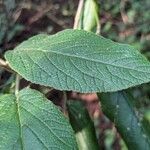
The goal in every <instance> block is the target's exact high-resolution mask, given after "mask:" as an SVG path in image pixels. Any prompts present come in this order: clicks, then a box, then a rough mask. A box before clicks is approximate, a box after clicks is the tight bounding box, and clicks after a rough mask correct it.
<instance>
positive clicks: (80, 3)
mask: <svg viewBox="0 0 150 150" xmlns="http://www.w3.org/2000/svg"><path fill="white" fill-rule="evenodd" d="M83 6H84V0H80V1H79V5H78V8H77V13H76V16H75V20H74V26H73V28H74V29H77V28H78V25H79V21H80V17H81V13H82V10H83Z"/></svg>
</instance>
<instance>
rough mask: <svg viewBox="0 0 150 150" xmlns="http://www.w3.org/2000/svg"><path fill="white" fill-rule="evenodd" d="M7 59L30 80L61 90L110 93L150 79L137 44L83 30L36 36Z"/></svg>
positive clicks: (10, 52) (146, 61)
mask: <svg viewBox="0 0 150 150" xmlns="http://www.w3.org/2000/svg"><path fill="white" fill-rule="evenodd" d="M5 58H6V60H7V61H8V63H9V65H10V66H11V67H12V69H14V70H15V71H16V72H17V73H19V74H20V75H22V76H23V77H24V78H25V79H26V80H29V81H31V82H33V83H37V84H41V85H45V86H50V87H53V88H56V89H59V90H73V91H78V92H84V93H86V92H108V91H117V90H121V89H126V88H129V87H131V86H135V85H139V84H142V83H146V82H149V81H150V62H148V60H147V59H146V58H145V57H144V56H143V55H141V54H140V53H139V52H138V51H136V50H135V49H134V48H133V47H131V46H129V45H127V44H119V43H116V42H113V41H111V40H108V39H106V38H103V37H102V36H97V35H95V34H94V33H91V32H86V31H83V30H71V29H70V30H69V29H68V30H65V31H62V32H59V33H57V34H55V35H53V36H48V35H44V34H41V35H37V36H34V37H32V38H30V39H29V40H27V41H25V42H23V43H22V44H20V45H19V46H18V47H16V48H15V50H14V51H8V52H6V54H5Z"/></svg>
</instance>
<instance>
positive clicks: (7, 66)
mask: <svg viewBox="0 0 150 150" xmlns="http://www.w3.org/2000/svg"><path fill="white" fill-rule="evenodd" d="M0 67H2V68H4V69H5V70H7V71H9V72H11V73H14V71H13V70H12V69H11V68H10V67H9V65H8V62H6V61H4V60H3V59H1V58H0Z"/></svg>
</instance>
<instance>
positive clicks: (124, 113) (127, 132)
mask: <svg viewBox="0 0 150 150" xmlns="http://www.w3.org/2000/svg"><path fill="white" fill-rule="evenodd" d="M98 96H99V99H100V102H101V106H102V110H103V112H104V114H105V115H106V116H107V117H108V118H109V119H110V120H111V121H112V122H114V124H115V126H116V128H117V130H118V132H119V133H120V134H121V136H122V138H123V139H124V141H125V142H126V144H127V147H128V148H129V150H133V149H136V150H142V149H143V150H149V149H150V139H149V137H150V136H149V134H148V132H147V131H146V128H145V125H144V124H143V123H142V122H141V121H140V119H139V118H138V116H137V115H136V113H135V111H134V110H135V108H134V106H133V104H132V103H131V100H130V99H132V98H133V97H131V95H129V94H128V93H127V92H125V91H121V92H115V93H101V94H98Z"/></svg>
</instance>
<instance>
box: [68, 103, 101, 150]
mask: <svg viewBox="0 0 150 150" xmlns="http://www.w3.org/2000/svg"><path fill="white" fill-rule="evenodd" d="M68 112H69V119H70V123H71V125H72V127H73V129H74V131H75V133H76V140H77V143H78V147H79V150H99V145H98V142H97V138H96V134H95V128H94V124H93V121H92V120H91V118H90V116H89V113H88V111H87V109H86V108H85V106H84V105H83V103H82V102H81V101H68Z"/></svg>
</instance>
